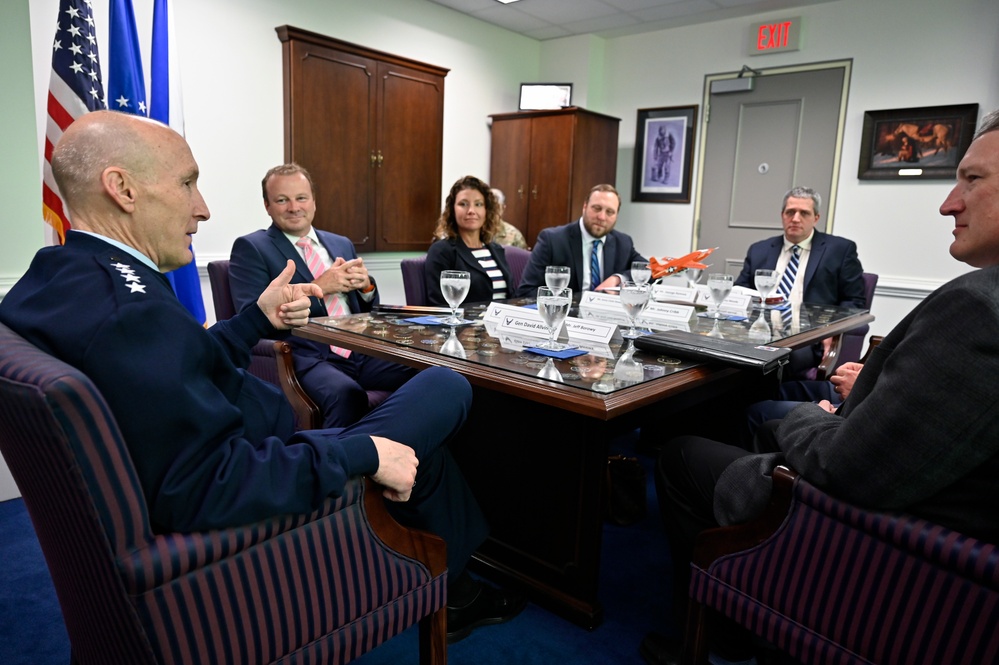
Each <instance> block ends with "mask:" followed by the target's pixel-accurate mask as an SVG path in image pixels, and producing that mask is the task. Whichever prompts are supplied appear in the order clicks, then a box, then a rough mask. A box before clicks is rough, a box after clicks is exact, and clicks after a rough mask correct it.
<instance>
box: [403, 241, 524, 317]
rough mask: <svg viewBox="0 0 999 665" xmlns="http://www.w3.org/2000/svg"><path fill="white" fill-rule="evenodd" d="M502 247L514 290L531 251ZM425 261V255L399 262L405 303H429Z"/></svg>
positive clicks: (419, 305) (418, 305)
mask: <svg viewBox="0 0 999 665" xmlns="http://www.w3.org/2000/svg"><path fill="white" fill-rule="evenodd" d="M503 249H504V251H505V252H506V263H507V265H508V266H509V267H510V281H511V282H512V284H511V287H512V289H513V290H514V291H516V290H517V286H519V285H520V278H521V277H522V276H523V275H524V270H525V269H526V268H527V263H528V261H530V260H531V251H530V250H528V249H521V248H520V247H504V248H503ZM426 262H427V257H426V255H423V256H417V257H414V258H412V259H403V260H402V261H400V262H399V269H400V270H401V271H402V287H403V290H404V291H405V293H406V304H407V305H411V306H417V307H425V306H427V305H428V304H429V303H428V302H427V283H426V276H425V275H424V274H423V266H424V264H425V263H426Z"/></svg>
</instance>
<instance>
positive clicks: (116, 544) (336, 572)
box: [0, 325, 447, 665]
mask: <svg viewBox="0 0 999 665" xmlns="http://www.w3.org/2000/svg"><path fill="white" fill-rule="evenodd" d="M0 452H2V453H3V457H4V459H5V460H6V461H7V464H8V466H9V467H10V470H11V473H12V475H13V476H14V480H15V481H16V483H17V486H18V488H19V489H20V491H21V493H22V496H23V497H24V503H25V506H26V507H27V510H28V513H29V514H30V516H31V519H32V522H33V524H34V527H35V531H36V533H37V535H38V540H39V542H40V544H41V548H42V553H43V554H44V556H45V560H46V563H47V564H48V567H49V571H50V573H51V575H52V580H53V582H54V585H55V589H56V594H57V596H58V598H59V603H60V606H61V608H62V613H63V618H64V620H65V622H66V628H67V632H68V634H69V639H70V644H71V648H72V655H73V662H74V663H79V664H80V665H88V664H91V663H93V664H100V665H108V664H118V663H120V664H123V665H136V664H139V663H183V664H185V665H191V664H195V663H204V664H206V665H218V664H221V663H233V664H236V663H254V664H258V663H273V662H281V663H305V662H310V663H346V662H348V661H350V660H352V659H354V658H356V657H358V656H359V655H361V654H363V653H364V652H366V651H369V650H371V649H373V648H374V647H376V646H378V645H379V644H380V643H382V642H384V641H385V640H387V639H389V638H391V637H392V636H394V635H396V634H397V633H399V632H401V631H403V630H405V629H406V628H408V627H409V626H411V625H414V624H417V623H418V624H419V626H420V628H419V633H420V662H421V663H422V664H424V665H430V664H435V665H437V664H443V663H445V662H446V658H447V651H446V621H447V619H446V609H445V603H446V570H445V566H446V558H445V545H444V542H443V541H442V540H441V539H439V538H437V537H436V536H433V535H430V534H427V533H422V532H418V531H413V530H409V529H405V528H403V527H401V526H399V525H398V524H397V523H395V522H394V521H393V520H392V519H391V518H390V517H389V515H388V513H387V512H386V510H385V506H384V503H383V501H384V499H383V498H382V497H381V495H380V493H379V492H378V491H377V489H376V488H374V487H373V486H372V485H370V484H369V481H365V480H361V479H356V480H354V481H352V482H351V483H349V485H348V487H347V490H346V492H345V493H344V495H343V496H342V497H340V498H337V499H328V500H327V501H325V502H324V503H323V504H322V505H321V506H320V507H319V508H318V509H317V510H315V511H314V512H312V513H310V514H307V515H281V516H278V517H274V518H272V519H268V520H264V521H262V522H259V523H256V524H248V525H245V526H240V527H237V528H231V529H221V530H215V531H209V532H204V533H156V532H154V531H153V529H152V526H151V524H150V521H149V514H148V509H147V506H146V503H145V499H144V497H143V493H142V491H141V488H140V486H139V481H138V477H137V475H136V473H135V470H134V468H133V465H132V462H131V459H130V457H129V452H128V449H127V448H126V446H125V443H124V441H123V440H122V437H121V434H120V432H119V430H118V427H117V425H116V424H115V419H114V416H113V414H112V413H111V412H110V411H109V409H108V407H107V404H106V403H105V402H104V399H103V397H102V396H101V394H100V392H99V391H98V390H97V389H96V388H95V386H94V385H93V384H92V383H91V381H90V380H89V379H88V378H87V377H86V376H85V375H84V374H82V373H81V372H79V371H78V370H76V369H74V368H72V367H70V366H69V365H66V364H65V363H63V362H61V361H59V360H57V359H55V358H53V357H51V356H49V355H47V354H46V353H44V352H43V351H41V350H39V349H38V348H36V347H34V346H33V345H31V344H29V343H28V342H27V341H25V340H24V339H22V338H21V337H19V336H18V335H17V334H15V333H14V332H12V331H11V330H10V329H9V328H7V327H6V326H3V325H0Z"/></svg>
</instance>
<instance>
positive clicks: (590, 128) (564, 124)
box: [489, 107, 621, 247]
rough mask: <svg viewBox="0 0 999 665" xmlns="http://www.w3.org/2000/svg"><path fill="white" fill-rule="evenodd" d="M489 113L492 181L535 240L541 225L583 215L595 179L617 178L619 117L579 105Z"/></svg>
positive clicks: (509, 217) (510, 214)
mask: <svg viewBox="0 0 999 665" xmlns="http://www.w3.org/2000/svg"><path fill="white" fill-rule="evenodd" d="M489 117H490V118H492V155H491V159H490V169H489V184H490V185H492V186H493V187H498V188H499V189H501V190H503V193H504V194H505V195H506V212H505V213H504V215H503V217H504V218H505V219H506V221H508V222H510V223H511V224H513V225H514V226H516V227H517V228H519V229H520V230H521V231H522V232H523V233H524V235H525V236H526V237H527V243H528V245H529V246H531V247H533V246H534V241H535V239H537V237H538V233H539V232H540V231H541V229H543V228H546V227H549V226H558V225H560V224H565V223H566V222H568V221H570V220H573V219H577V218H578V217H579V215H580V212H581V211H582V209H583V201H585V200H586V195H587V194H588V193H589V191H590V189H591V188H592V187H593V186H594V185H599V184H601V183H607V184H611V185H613V184H615V180H616V177H617V149H618V148H617V146H618V142H617V134H618V125H619V124H620V122H621V120H620V119H619V118H613V117H611V116H607V115H602V114H600V113H594V112H592V111H587V110H586V109H582V108H577V107H570V108H565V109H558V110H552V111H521V112H519V113H500V114H496V115H491V116H489Z"/></svg>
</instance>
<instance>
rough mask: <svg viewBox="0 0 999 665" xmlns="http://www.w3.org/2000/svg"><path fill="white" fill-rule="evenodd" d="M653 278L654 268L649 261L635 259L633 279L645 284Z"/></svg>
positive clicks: (632, 264)
mask: <svg viewBox="0 0 999 665" xmlns="http://www.w3.org/2000/svg"><path fill="white" fill-rule="evenodd" d="M650 279H652V268H650V267H649V262H648V261H633V262H632V263H631V280H632V281H633V282H635V284H640V285H645V284H648V283H649V280H650Z"/></svg>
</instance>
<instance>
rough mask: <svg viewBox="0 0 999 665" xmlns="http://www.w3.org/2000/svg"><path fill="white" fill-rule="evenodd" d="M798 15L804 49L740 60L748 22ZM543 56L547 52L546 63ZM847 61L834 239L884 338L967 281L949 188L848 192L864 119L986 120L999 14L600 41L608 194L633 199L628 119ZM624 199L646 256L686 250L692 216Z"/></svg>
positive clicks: (997, 101) (811, 21) (722, 25)
mask: <svg viewBox="0 0 999 665" xmlns="http://www.w3.org/2000/svg"><path fill="white" fill-rule="evenodd" d="M796 15H800V16H801V17H802V24H803V29H802V48H801V50H799V51H795V52H788V53H780V54H769V55H763V56H748V55H746V54H747V53H748V48H749V27H750V25H751V24H752V23H753V22H755V21H757V20H761V21H762V20H766V19H767V18H770V19H776V18H782V17H788V16H796ZM569 39H579V38H569ZM550 48H553V46H551V45H549V44H548V43H545V45H544V46H543V51H542V52H543V53H546V52H547V49H550ZM846 58H853V76H852V80H851V83H850V91H849V101H848V106H847V118H846V129H845V136H844V144H843V145H844V147H843V156H842V166H841V170H840V180H839V187H838V192H837V194H838V197H837V207H836V211H835V219H834V220H833V229H834V231H835V233H836V234H837V235H842V236H845V237H848V238H851V239H853V240H854V241H856V242H857V245H858V247H859V253H860V259H861V261H862V263H863V265H864V268H865V270H867V271H869V272H875V273H878V274H879V275H880V283H879V287H878V295H877V297H876V298H875V300H874V306H873V313H874V314H875V316H876V317H877V321H876V322H875V323H874V324H872V326H871V328H872V332H873V333H875V334H885V333H887V332H888V331H889V330H891V328H892V327H893V326H894V325H895V324H896V323H897V322H898V321H899V319H900V318H901V317H902V316H904V315H905V314H906V313H908V311H909V310H911V309H912V307H913V306H914V305H915V304H916V302H917V300H916V299H914V298H917V299H918V298H921V297H922V296H923V295H925V293H927V292H928V291H930V290H932V289H934V288H936V287H937V286H939V285H940V284H942V283H943V282H945V281H947V280H949V279H951V278H952V277H954V276H956V275H958V274H960V273H962V272H965V271H966V270H968V268H967V266H965V265H964V264H961V263H958V262H957V261H955V260H954V259H952V258H951V257H950V255H949V254H948V253H947V248H948V246H949V245H950V241H951V239H952V237H951V235H950V232H951V229H953V220H952V218H949V217H947V218H944V217H940V216H939V214H938V208H939V205H940V203H942V202H943V200H944V198H945V197H946V195H947V192H948V191H949V190H950V187H951V186H952V184H953V183H951V182H948V181H937V180H932V181H922V182H898V181H887V182H876V181H863V182H861V181H859V180H858V179H857V164H858V161H859V157H860V137H861V131H862V128H863V118H864V112H865V111H867V110H877V109H892V108H906V107H918V106H934V105H942V104H963V103H971V102H977V103H978V104H980V105H981V113H982V114H984V113H985V112H988V111H990V110H991V109H993V108H996V107H999V3H997V2H995V1H994V0H953V1H951V2H947V3H942V2H938V1H937V0H839V1H837V2H829V3H822V4H818V5H813V6H810V7H804V8H801V9H800V10H795V11H793V12H781V13H770V14H762V15H759V16H756V17H752V18H743V19H731V20H727V21H722V22H718V23H711V24H708V25H700V26H690V27H685V28H678V29H674V30H664V31H660V32H654V33H648V34H642V35H636V36H632V37H622V38H618V39H614V40H609V41H608V42H607V46H606V61H605V63H604V80H605V84H606V86H607V89H606V95H605V99H606V101H607V104H606V107H605V108H603V109H599V110H601V111H603V112H605V113H609V114H611V115H615V116H618V117H620V118H621V119H622V123H621V135H620V145H621V150H620V153H619V155H618V178H617V184H618V187H619V189H620V190H621V191H622V192H630V190H631V179H632V171H633V159H634V145H635V138H634V137H635V122H636V109H639V108H654V107H660V106H677V105H689V104H698V105H701V104H702V97H703V89H704V76H705V74H714V73H722V72H736V71H738V70H739V69H740V68H741V67H742V65H743V64H748V65H749V66H750V67H753V68H757V69H758V68H767V67H777V66H786V65H793V64H800V63H808V62H821V61H829V60H842V59H846ZM701 111H702V112H703V107H702V108H701ZM695 177H696V176H695ZM803 184H807V183H803ZM704 195H705V196H710V192H706V193H705V194H704ZM629 198H630V197H629V196H628V195H627V194H626V195H625V203H624V205H622V212H621V217H620V220H619V222H618V226H619V228H621V229H622V230H625V231H627V232H629V233H630V234H631V235H632V236H634V238H635V242H636V246H637V247H638V248H639V249H640V250H641V251H645V252H649V253H653V254H659V253H675V252H678V251H681V250H685V249H687V248H689V247H690V246H691V243H692V235H693V222H694V220H693V216H694V205H693V203H691V204H689V205H683V204H655V203H631V202H629V201H628V199H629ZM778 206H779V202H775V214H776V211H777V207H778Z"/></svg>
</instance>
